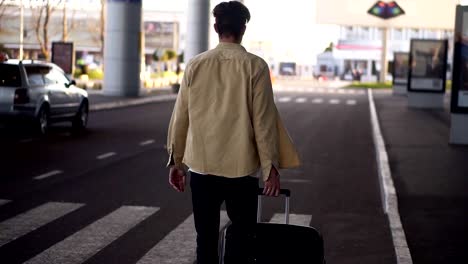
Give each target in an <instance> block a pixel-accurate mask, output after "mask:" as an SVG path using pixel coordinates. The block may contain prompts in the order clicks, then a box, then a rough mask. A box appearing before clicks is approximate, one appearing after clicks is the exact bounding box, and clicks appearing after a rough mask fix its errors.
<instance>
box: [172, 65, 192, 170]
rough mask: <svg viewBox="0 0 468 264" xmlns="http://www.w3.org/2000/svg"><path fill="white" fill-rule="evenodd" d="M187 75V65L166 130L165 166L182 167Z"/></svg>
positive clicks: (186, 109)
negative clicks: (166, 156) (167, 159)
mask: <svg viewBox="0 0 468 264" xmlns="http://www.w3.org/2000/svg"><path fill="white" fill-rule="evenodd" d="M188 75H189V69H188V67H187V70H186V72H185V74H184V77H183V79H182V83H181V85H180V89H179V94H178V95H177V100H176V103H175V106H174V110H173V112H172V117H171V121H170V123H169V129H168V132H167V151H168V154H169V161H168V163H167V167H169V166H175V167H177V168H181V169H182V168H183V164H182V161H183V159H184V152H185V144H186V141H187V132H188V127H189V113H188V93H189V91H188V89H189V88H188V87H189V85H190V83H189V81H188V80H189V76H188Z"/></svg>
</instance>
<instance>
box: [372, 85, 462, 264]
mask: <svg viewBox="0 0 468 264" xmlns="http://www.w3.org/2000/svg"><path fill="white" fill-rule="evenodd" d="M374 98H375V103H376V107H377V112H378V116H379V120H380V125H381V128H382V131H383V136H384V139H385V143H386V147H387V151H388V154H389V159H390V168H391V173H392V177H393V180H394V182H395V188H396V191H397V194H398V201H399V210H400V215H401V220H402V224H403V227H404V230H405V232H406V238H407V242H408V246H409V249H410V251H411V255H412V259H413V263H416V264H417V263H424V264H431V263H434V264H435V263H468V251H467V250H466V249H467V248H468V191H467V188H468V146H454V145H449V144H448V140H449V132H450V112H449V106H448V102H449V100H446V108H445V110H444V111H433V110H417V109H411V108H408V107H407V98H406V97H403V96H393V95H392V94H391V93H389V92H379V91H377V92H375V93H374ZM447 99H449V98H447Z"/></svg>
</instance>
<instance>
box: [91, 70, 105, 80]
mask: <svg viewBox="0 0 468 264" xmlns="http://www.w3.org/2000/svg"><path fill="white" fill-rule="evenodd" d="M88 76H89V79H90V80H102V79H104V72H103V71H102V70H101V69H94V70H88Z"/></svg>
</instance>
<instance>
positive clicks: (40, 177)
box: [34, 170, 63, 180]
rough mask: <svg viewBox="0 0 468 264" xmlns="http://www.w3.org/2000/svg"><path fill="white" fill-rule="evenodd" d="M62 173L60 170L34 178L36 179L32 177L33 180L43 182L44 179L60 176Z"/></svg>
mask: <svg viewBox="0 0 468 264" xmlns="http://www.w3.org/2000/svg"><path fill="white" fill-rule="evenodd" d="M62 173H63V171H61V170H54V171H50V172H47V173H44V174H41V175H39V176H36V177H34V179H35V180H43V179H45V178H49V177H52V176H55V175H58V174H62Z"/></svg>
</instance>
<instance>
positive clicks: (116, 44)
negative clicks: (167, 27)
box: [103, 0, 143, 97]
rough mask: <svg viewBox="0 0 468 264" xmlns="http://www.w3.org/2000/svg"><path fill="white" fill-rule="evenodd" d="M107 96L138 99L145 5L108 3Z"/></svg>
mask: <svg viewBox="0 0 468 264" xmlns="http://www.w3.org/2000/svg"><path fill="white" fill-rule="evenodd" d="M106 14H107V17H106V25H105V41H104V84H103V93H104V94H105V95H112V96H128V97H136V96H139V95H140V90H141V85H142V82H141V80H140V72H141V69H140V68H141V53H142V48H141V47H142V44H141V43H142V41H143V39H142V1H141V0H107V4H106Z"/></svg>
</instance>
